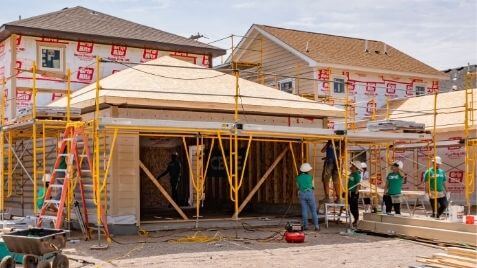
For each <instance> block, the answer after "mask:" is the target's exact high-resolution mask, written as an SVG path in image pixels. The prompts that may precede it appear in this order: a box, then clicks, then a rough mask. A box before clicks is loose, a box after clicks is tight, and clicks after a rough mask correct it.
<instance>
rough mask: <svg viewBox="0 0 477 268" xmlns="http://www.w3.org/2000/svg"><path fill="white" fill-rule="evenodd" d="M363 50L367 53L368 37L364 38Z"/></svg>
mask: <svg viewBox="0 0 477 268" xmlns="http://www.w3.org/2000/svg"><path fill="white" fill-rule="evenodd" d="M364 52H366V53H368V52H369V50H368V39H366V40H364Z"/></svg>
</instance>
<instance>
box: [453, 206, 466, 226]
mask: <svg viewBox="0 0 477 268" xmlns="http://www.w3.org/2000/svg"><path fill="white" fill-rule="evenodd" d="M463 213H464V206H449V221H450V222H461V221H462V215H463Z"/></svg>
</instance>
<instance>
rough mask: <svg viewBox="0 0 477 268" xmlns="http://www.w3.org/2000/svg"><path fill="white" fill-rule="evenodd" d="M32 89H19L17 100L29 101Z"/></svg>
mask: <svg viewBox="0 0 477 268" xmlns="http://www.w3.org/2000/svg"><path fill="white" fill-rule="evenodd" d="M31 95H32V93H31V91H24V90H18V91H17V101H18V102H29V101H30V100H31Z"/></svg>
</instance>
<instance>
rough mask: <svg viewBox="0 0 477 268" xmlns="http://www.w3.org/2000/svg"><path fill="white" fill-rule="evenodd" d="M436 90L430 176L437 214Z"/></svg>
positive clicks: (435, 93)
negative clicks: (432, 179) (432, 155)
mask: <svg viewBox="0 0 477 268" xmlns="http://www.w3.org/2000/svg"><path fill="white" fill-rule="evenodd" d="M437 95H438V93H437V91H436V92H434V112H433V123H434V126H433V129H432V143H433V147H434V148H433V149H434V159H433V160H434V161H433V168H434V172H433V173H432V176H433V177H434V196H433V197H434V211H435V213H436V215H437V163H436V156H437V137H436V134H437V133H436V126H437ZM430 186H431V185H430V180H429V193H431V188H430Z"/></svg>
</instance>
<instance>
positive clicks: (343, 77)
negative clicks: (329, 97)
mask: <svg viewBox="0 0 477 268" xmlns="http://www.w3.org/2000/svg"><path fill="white" fill-rule="evenodd" d="M335 79H341V80H343V83H342V85H343V91H342V92H336V91H335ZM331 83H332V85H333V93H334V94H345V93H346V77H345V76H341V75H335V76H332V77H331ZM340 84H341V82H340Z"/></svg>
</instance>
